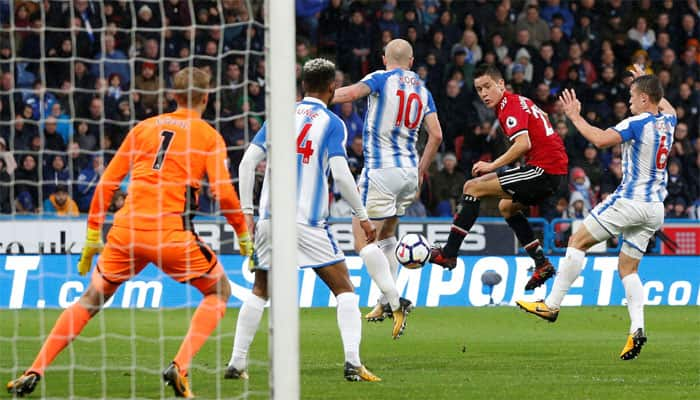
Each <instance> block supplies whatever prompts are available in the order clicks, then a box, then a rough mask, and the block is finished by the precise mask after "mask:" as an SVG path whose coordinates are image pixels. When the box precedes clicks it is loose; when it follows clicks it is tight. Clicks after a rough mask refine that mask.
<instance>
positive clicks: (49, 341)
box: [6, 271, 119, 396]
mask: <svg viewBox="0 0 700 400" xmlns="http://www.w3.org/2000/svg"><path fill="white" fill-rule="evenodd" d="M96 282H97V284H96ZM98 287H99V289H98ZM118 288H119V285H118V284H112V283H110V282H107V281H104V279H103V278H102V276H101V275H100V273H99V272H97V271H94V272H93V277H92V283H90V285H89V286H88V288H87V290H86V291H85V293H83V295H82V296H81V297H80V299H79V300H78V301H77V302H76V303H75V304H73V305H72V306H70V307H68V308H66V309H65V310H64V311H63V312H62V313H61V315H60V316H59V317H58V319H57V320H56V322H55V323H54V326H53V328H52V329H51V333H49V336H48V337H47V338H46V340H45V341H44V344H43V345H42V347H41V350H40V351H39V354H37V356H36V358H35V360H34V363H32V366H31V367H30V368H29V369H28V370H26V371H25V372H24V374H22V376H20V377H19V378H17V379H14V380H12V381H10V382H8V383H7V385H6V388H7V391H8V393H11V394H15V395H17V396H24V395H26V394H29V393H31V392H33V391H34V389H35V388H36V384H37V382H39V380H41V377H42V376H43V375H44V371H45V370H46V368H47V367H48V366H49V365H50V364H51V363H52V362H53V360H54V359H56V357H57V356H58V355H59V354H60V353H61V351H63V349H65V348H66V347H67V346H68V345H69V344H70V343H71V342H72V341H73V339H75V337H77V336H78V335H79V334H80V332H82V330H83V328H85V325H87V323H88V321H89V320H90V319H91V318H92V317H94V316H95V315H96V314H97V313H98V312H100V310H101V309H102V306H104V304H105V302H107V300H109V299H110V298H111V297H112V295H113V294H114V292H115V291H116V290H117V289H118Z"/></svg>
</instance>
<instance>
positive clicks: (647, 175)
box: [612, 112, 677, 202]
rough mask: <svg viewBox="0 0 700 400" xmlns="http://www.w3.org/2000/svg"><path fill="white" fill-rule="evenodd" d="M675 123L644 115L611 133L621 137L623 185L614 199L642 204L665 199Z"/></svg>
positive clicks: (671, 118)
mask: <svg viewBox="0 0 700 400" xmlns="http://www.w3.org/2000/svg"><path fill="white" fill-rule="evenodd" d="M676 124H677V119H676V116H675V115H672V114H657V115H653V114H651V113H648V112H645V113H642V114H639V115H635V116H633V117H629V118H627V119H625V120H623V121H621V122H620V123H618V124H617V125H615V126H614V127H613V128H612V129H614V130H615V131H617V132H618V133H619V134H620V136H622V182H621V183H620V186H618V188H617V190H616V191H615V193H614V194H613V196H621V197H624V198H627V199H634V200H639V201H645V202H656V201H664V199H665V198H666V194H667V191H666V180H667V176H666V175H667V174H666V163H667V161H668V154H669V152H670V151H671V147H672V145H673V131H674V130H675V127H676Z"/></svg>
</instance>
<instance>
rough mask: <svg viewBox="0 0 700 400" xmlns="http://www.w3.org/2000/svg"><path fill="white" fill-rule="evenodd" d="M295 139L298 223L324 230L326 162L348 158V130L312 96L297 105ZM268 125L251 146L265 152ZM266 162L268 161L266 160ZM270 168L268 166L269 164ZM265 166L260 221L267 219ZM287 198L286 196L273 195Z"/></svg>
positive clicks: (326, 181)
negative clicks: (331, 159) (346, 147)
mask: <svg viewBox="0 0 700 400" xmlns="http://www.w3.org/2000/svg"><path fill="white" fill-rule="evenodd" d="M295 126H296V128H295V135H296V137H297V145H296V146H297V167H296V168H297V193H296V196H297V218H296V220H297V222H298V223H302V224H306V225H310V226H318V227H324V226H325V225H326V219H327V218H328V175H329V171H330V166H329V163H328V160H329V159H330V158H332V157H345V158H346V157H347V154H346V152H345V143H346V141H347V129H346V128H345V124H344V123H343V121H342V120H341V119H340V118H339V117H338V116H337V115H335V114H334V113H332V112H331V111H330V110H328V108H327V107H326V105H325V104H324V103H323V102H322V101H321V100H318V99H316V98H313V97H305V98H304V99H303V100H302V101H301V102H299V103H297V106H296V118H295ZM266 140H267V122H266V123H265V124H263V126H262V128H260V131H258V133H257V134H256V135H255V137H254V138H253V140H252V142H251V143H252V144H254V145H256V146H259V147H260V148H261V149H263V151H265V152H266V153H267V144H266ZM268 162H269V160H268ZM268 166H269V164H268ZM269 172H270V168H269V167H268V168H267V170H266V171H265V180H264V181H263V187H262V192H261V194H260V218H264V219H265V218H270V188H269ZM275 195H277V196H286V195H287V194H285V193H275Z"/></svg>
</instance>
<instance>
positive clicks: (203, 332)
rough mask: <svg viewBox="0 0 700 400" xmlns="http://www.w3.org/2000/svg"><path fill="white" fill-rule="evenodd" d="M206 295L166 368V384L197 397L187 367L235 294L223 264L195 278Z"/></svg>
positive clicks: (183, 394)
mask: <svg viewBox="0 0 700 400" xmlns="http://www.w3.org/2000/svg"><path fill="white" fill-rule="evenodd" d="M190 283H191V285H192V286H194V287H196V288H197V289H199V291H200V292H201V293H202V295H203V296H204V298H203V299H202V301H201V302H200V303H199V306H198V307H197V309H196V310H195V312H194V315H193V316H192V322H190V328H189V330H188V332H187V335H186V336H185V338H184V339H183V341H182V344H181V345H180V349H179V350H178V352H177V354H176V355H175V358H174V359H173V362H172V363H171V364H170V366H169V367H168V368H166V369H165V371H163V380H164V381H165V384H166V385H169V386H172V388H173V390H174V392H175V396H177V397H186V398H191V397H194V394H193V393H192V390H191V389H190V387H189V382H188V380H187V375H188V373H187V370H188V368H189V366H190V363H191V361H192V358H193V357H194V356H195V355H196V354H197V352H199V349H201V348H202V346H203V345H204V343H205V342H206V341H207V339H208V338H209V336H210V335H211V333H212V332H213V331H214V329H216V327H217V326H218V325H219V321H220V320H221V318H223V316H224V314H225V313H226V303H228V299H229V297H231V285H230V283H229V281H228V277H227V276H226V274H225V273H224V270H223V267H222V266H221V264H217V265H216V266H215V267H214V268H213V269H212V271H211V272H210V273H209V274H207V275H205V276H202V277H199V278H197V279H194V280H192V281H191V282H190Z"/></svg>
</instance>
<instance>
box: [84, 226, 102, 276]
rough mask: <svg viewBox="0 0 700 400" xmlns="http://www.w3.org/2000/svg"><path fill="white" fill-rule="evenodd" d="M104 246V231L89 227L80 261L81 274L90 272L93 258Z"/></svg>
mask: <svg viewBox="0 0 700 400" xmlns="http://www.w3.org/2000/svg"><path fill="white" fill-rule="evenodd" d="M103 247H104V245H103V244H102V233H101V232H100V230H99V229H90V228H88V230H87V238H86V239H85V246H83V253H82V254H81V255H80V261H78V273H79V274H80V275H85V274H87V273H88V272H90V267H92V258H93V257H95V254H97V253H99V252H100V251H102V248H103Z"/></svg>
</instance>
